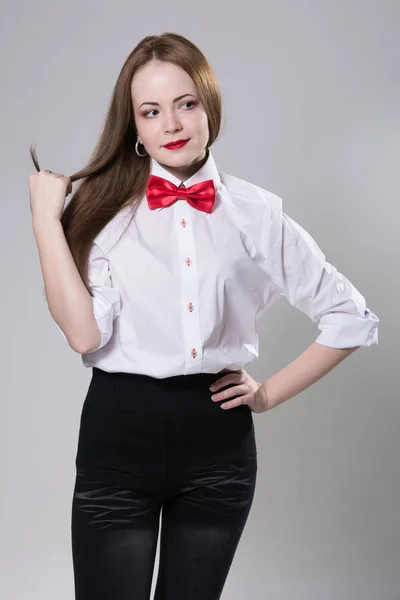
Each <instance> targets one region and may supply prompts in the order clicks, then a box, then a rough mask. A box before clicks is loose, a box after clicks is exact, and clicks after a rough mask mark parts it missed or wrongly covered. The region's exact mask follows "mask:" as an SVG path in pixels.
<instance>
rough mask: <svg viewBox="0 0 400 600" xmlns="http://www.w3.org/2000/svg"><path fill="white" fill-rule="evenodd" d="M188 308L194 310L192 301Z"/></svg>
mask: <svg viewBox="0 0 400 600" xmlns="http://www.w3.org/2000/svg"><path fill="white" fill-rule="evenodd" d="M188 309H189V310H190V312H193V311H194V306H193V304H192V303H191V302H189V304H188Z"/></svg>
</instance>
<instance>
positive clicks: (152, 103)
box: [139, 94, 194, 108]
mask: <svg viewBox="0 0 400 600" xmlns="http://www.w3.org/2000/svg"><path fill="white" fill-rule="evenodd" d="M185 96H192V97H193V98H194V96H193V94H183V95H182V96H178V97H177V98H174V99H173V101H172V102H177V101H178V100H182V98H184V97H185ZM143 104H151V106H160V105H159V103H158V102H142V104H141V105H140V106H139V108H141V107H142V106H143Z"/></svg>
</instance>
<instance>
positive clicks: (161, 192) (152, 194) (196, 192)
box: [146, 175, 215, 213]
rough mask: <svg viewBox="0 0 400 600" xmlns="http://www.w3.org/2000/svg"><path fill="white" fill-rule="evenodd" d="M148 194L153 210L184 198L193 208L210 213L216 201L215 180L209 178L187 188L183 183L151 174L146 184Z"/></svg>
mask: <svg viewBox="0 0 400 600" xmlns="http://www.w3.org/2000/svg"><path fill="white" fill-rule="evenodd" d="M146 196H147V202H148V205H149V207H150V209H151V210H153V209H155V208H160V207H165V206H170V205H171V204H173V203H174V202H175V201H176V200H178V199H181V198H182V199H184V200H186V201H187V202H188V203H189V204H190V205H191V206H193V208H197V210H202V211H204V212H207V213H210V212H211V211H212V209H213V206H214V202H215V188H214V181H213V180H212V179H208V180H207V181H201V182H200V183H195V184H194V185H191V186H190V187H188V188H186V187H185V186H184V185H183V184H181V187H178V186H176V185H175V184H173V183H172V182H171V181H168V179H164V178H163V177H158V176H157V175H150V177H149V180H148V182H147V186H146Z"/></svg>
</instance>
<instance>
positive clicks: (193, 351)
mask: <svg viewBox="0 0 400 600" xmlns="http://www.w3.org/2000/svg"><path fill="white" fill-rule="evenodd" d="M192 356H193V358H196V356H197V352H196V348H193V350H192Z"/></svg>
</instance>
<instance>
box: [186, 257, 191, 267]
mask: <svg viewBox="0 0 400 600" xmlns="http://www.w3.org/2000/svg"><path fill="white" fill-rule="evenodd" d="M185 263H186V264H187V266H188V267H190V265H191V264H192V261H191V260H190V258H187V259H186V260H185Z"/></svg>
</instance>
